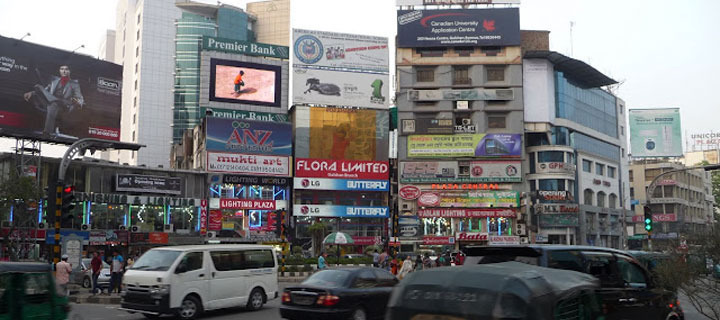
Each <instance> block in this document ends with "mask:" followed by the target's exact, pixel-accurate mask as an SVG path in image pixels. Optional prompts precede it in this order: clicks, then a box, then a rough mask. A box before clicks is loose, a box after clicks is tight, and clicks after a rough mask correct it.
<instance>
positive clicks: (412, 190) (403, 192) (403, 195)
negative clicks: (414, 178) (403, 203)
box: [398, 186, 421, 200]
mask: <svg viewBox="0 0 720 320" xmlns="http://www.w3.org/2000/svg"><path fill="white" fill-rule="evenodd" d="M420 193H421V191H420V188H418V187H416V186H404V187H402V188H400V190H398V194H399V195H400V199H403V200H415V199H417V198H419V197H420Z"/></svg>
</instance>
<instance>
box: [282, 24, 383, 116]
mask: <svg viewBox="0 0 720 320" xmlns="http://www.w3.org/2000/svg"><path fill="white" fill-rule="evenodd" d="M293 43H294V52H295V56H294V60H293V74H294V77H293V79H294V80H293V85H294V89H293V91H294V92H293V101H294V102H295V103H298V104H303V103H305V104H325V105H335V106H354V107H365V108H378V109H385V108H387V107H388V104H389V102H390V96H389V87H390V83H389V80H390V78H389V75H390V67H389V61H390V54H389V53H390V52H389V49H388V39H387V38H384V37H375V36H365V35H356V34H345V33H336V32H324V31H312V30H301V29H293Z"/></svg>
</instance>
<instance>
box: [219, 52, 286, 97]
mask: <svg viewBox="0 0 720 320" xmlns="http://www.w3.org/2000/svg"><path fill="white" fill-rule="evenodd" d="M281 78H282V73H281V68H280V66H275V65H269V64H258V63H250V62H243V61H235V60H220V59H210V101H219V102H230V103H242V104H254V105H261V106H269V107H280V94H281V91H282V90H281V86H280V85H281V83H282V82H281Z"/></svg>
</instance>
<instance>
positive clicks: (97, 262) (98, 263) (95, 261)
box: [90, 251, 102, 295]
mask: <svg viewBox="0 0 720 320" xmlns="http://www.w3.org/2000/svg"><path fill="white" fill-rule="evenodd" d="M90 268H91V269H92V293H93V295H95V294H97V292H98V289H100V288H98V277H99V276H100V272H101V271H102V260H101V259H100V255H99V254H98V252H97V251H95V252H93V258H92V260H91V261H90ZM100 293H102V289H100Z"/></svg>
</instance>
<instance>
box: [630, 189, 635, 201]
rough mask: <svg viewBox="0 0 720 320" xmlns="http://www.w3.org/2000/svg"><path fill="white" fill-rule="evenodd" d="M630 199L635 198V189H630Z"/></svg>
mask: <svg viewBox="0 0 720 320" xmlns="http://www.w3.org/2000/svg"><path fill="white" fill-rule="evenodd" d="M630 198H633V199H634V198H635V188H633V187H630Z"/></svg>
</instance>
